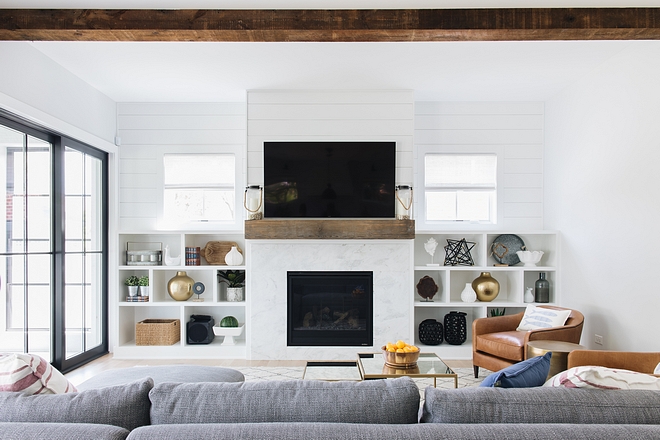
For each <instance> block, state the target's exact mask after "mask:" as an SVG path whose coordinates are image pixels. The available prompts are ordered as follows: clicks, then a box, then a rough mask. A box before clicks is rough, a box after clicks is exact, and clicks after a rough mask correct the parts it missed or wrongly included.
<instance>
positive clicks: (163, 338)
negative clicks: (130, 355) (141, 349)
mask: <svg viewBox="0 0 660 440" xmlns="http://www.w3.org/2000/svg"><path fill="white" fill-rule="evenodd" d="M180 340H181V322H180V321H179V320H178V319H145V320H144V321H140V322H138V323H137V324H135V345H172V344H176V343H177V342H179V341H180Z"/></svg>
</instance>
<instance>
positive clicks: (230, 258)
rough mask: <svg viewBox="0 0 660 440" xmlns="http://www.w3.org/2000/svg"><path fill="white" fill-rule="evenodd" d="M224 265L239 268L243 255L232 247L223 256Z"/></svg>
mask: <svg viewBox="0 0 660 440" xmlns="http://www.w3.org/2000/svg"><path fill="white" fill-rule="evenodd" d="M225 263H227V266H240V265H241V263H243V255H242V254H241V253H240V252H238V249H236V246H232V247H231V250H230V251H229V252H227V255H225Z"/></svg>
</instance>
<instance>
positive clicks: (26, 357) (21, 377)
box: [0, 353, 77, 395]
mask: <svg viewBox="0 0 660 440" xmlns="http://www.w3.org/2000/svg"><path fill="white" fill-rule="evenodd" d="M0 391H13V392H20V393H22V394H26V395H32V394H60V393H72V392H76V391H77V390H76V387H75V386H73V384H71V383H70V382H69V381H68V380H67V379H66V378H65V377H64V375H62V373H60V372H59V371H57V370H56V369H55V368H53V367H52V365H50V363H48V362H47V361H46V360H45V359H43V358H42V357H40V356H37V355H34V354H23V353H0Z"/></svg>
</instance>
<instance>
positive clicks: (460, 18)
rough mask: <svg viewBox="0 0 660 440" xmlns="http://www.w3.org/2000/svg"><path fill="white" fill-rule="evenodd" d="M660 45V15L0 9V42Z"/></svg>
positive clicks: (638, 11)
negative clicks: (606, 42)
mask: <svg viewBox="0 0 660 440" xmlns="http://www.w3.org/2000/svg"><path fill="white" fill-rule="evenodd" d="M655 39H660V8H488V9H373V10H367V9H364V10H361V9H355V10H341V9H337V10H313V9H304V10H279V9H278V10H265V9H263V10H242V9H234V10H213V9H187V10H186V9H181V10H174V9H173V10H156V9H0V40H27V41H35V40H43V41H250V42H279V41H281V42H288V41H320V42H326V41H327V42H330V41H341V42H356V41H379V42H388V41H522V40H537V41H540V40H655Z"/></svg>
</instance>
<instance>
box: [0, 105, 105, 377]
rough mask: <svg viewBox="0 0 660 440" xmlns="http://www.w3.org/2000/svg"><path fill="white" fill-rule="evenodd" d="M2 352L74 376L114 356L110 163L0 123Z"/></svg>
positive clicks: (80, 147)
mask: <svg viewBox="0 0 660 440" xmlns="http://www.w3.org/2000/svg"><path fill="white" fill-rule="evenodd" d="M0 187H1V189H0V190H1V191H2V193H3V196H4V199H5V203H4V206H3V208H2V211H3V212H2V214H3V216H4V218H5V227H4V228H2V230H1V231H0V234H2V236H1V243H0V246H1V247H0V313H1V315H0V351H2V352H26V353H28V352H29V353H34V354H38V355H40V356H42V357H44V358H46V359H48V360H50V361H51V362H52V363H53V365H55V367H57V368H58V369H60V370H62V371H67V370H70V369H72V368H75V367H76V366H78V365H80V364H82V363H85V362H87V361H88V360H90V359H92V358H94V357H97V356H99V355H101V354H103V353H105V352H107V346H108V344H107V301H106V299H107V214H106V212H107V157H106V154H105V153H103V152H101V151H99V150H96V149H93V148H91V147H89V146H87V145H84V144H81V143H79V142H76V141H74V140H71V139H67V138H65V137H61V136H57V135H55V134H51V133H48V132H46V131H42V130H39V129H35V128H34V127H30V126H29V125H24V124H21V123H18V122H16V121H13V120H9V119H7V120H5V119H4V118H0Z"/></svg>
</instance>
